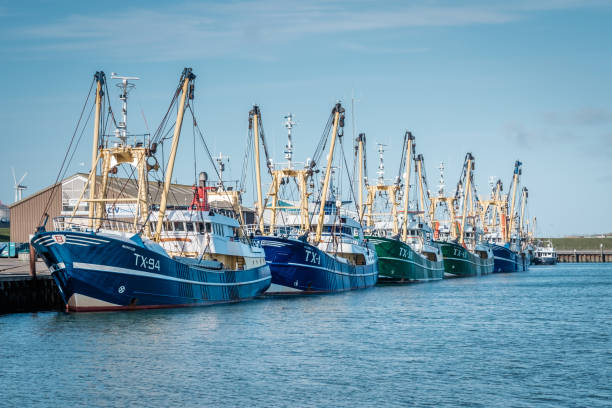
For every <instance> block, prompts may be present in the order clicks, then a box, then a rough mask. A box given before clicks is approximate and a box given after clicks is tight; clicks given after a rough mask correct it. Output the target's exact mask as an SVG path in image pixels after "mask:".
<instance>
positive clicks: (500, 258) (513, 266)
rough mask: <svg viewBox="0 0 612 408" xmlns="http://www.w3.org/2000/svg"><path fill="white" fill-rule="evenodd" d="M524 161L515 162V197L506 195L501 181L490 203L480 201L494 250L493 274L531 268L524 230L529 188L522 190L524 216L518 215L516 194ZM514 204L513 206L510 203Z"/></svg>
mask: <svg viewBox="0 0 612 408" xmlns="http://www.w3.org/2000/svg"><path fill="white" fill-rule="evenodd" d="M521 165H522V163H521V162H520V161H518V160H517V161H516V162H515V163H514V172H513V178H512V188H511V191H512V193H511V197H512V199H511V200H510V199H509V196H508V195H503V194H502V190H503V185H502V182H501V180H497V182H496V183H495V185H494V187H493V186H492V189H491V197H490V199H489V200H479V201H478V203H479V205H480V218H481V224H482V225H484V229H485V235H484V240H485V242H486V245H488V246H489V247H490V248H491V249H492V250H493V256H494V258H493V259H494V266H493V272H496V273H499V272H524V271H526V270H527V269H528V267H529V260H528V257H527V245H526V242H525V236H524V231H523V220H524V213H525V205H526V202H527V189H526V188H523V191H522V205H521V213H520V216H519V215H518V214H516V213H515V208H516V207H515V203H516V192H517V189H518V184H519V177H520V175H521ZM509 201H510V203H511V204H510V206H509V205H508V202H509Z"/></svg>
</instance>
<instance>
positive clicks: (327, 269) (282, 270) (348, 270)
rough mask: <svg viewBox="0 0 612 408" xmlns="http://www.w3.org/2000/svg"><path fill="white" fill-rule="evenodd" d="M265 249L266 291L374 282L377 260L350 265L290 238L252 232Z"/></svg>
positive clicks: (360, 286) (304, 290) (353, 286)
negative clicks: (268, 278)
mask: <svg viewBox="0 0 612 408" xmlns="http://www.w3.org/2000/svg"><path fill="white" fill-rule="evenodd" d="M255 240H257V241H259V242H260V243H261V246H262V248H263V249H264V251H265V253H266V262H267V263H268V265H269V266H270V271H271V273H272V287H271V289H270V290H269V291H268V292H267V293H266V294H282V295H285V294H296V293H313V294H314V293H333V292H343V291H348V290H355V289H365V288H369V287H372V286H374V285H376V282H377V280H378V268H377V263H376V261H375V260H374V262H372V263H369V264H366V265H352V264H349V263H348V262H342V261H341V260H339V259H338V258H336V257H334V256H332V255H329V254H327V253H326V252H324V251H322V250H320V249H319V248H317V247H315V246H313V245H310V244H309V243H307V242H303V241H300V240H297V239H292V238H281V237H271V236H270V237H268V236H256V237H255Z"/></svg>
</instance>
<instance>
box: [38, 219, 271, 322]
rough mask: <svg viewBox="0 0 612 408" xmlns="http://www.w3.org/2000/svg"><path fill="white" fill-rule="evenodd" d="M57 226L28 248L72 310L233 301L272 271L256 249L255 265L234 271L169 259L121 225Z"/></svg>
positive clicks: (258, 289)
mask: <svg viewBox="0 0 612 408" xmlns="http://www.w3.org/2000/svg"><path fill="white" fill-rule="evenodd" d="M54 221H55V224H56V228H54V229H53V231H45V229H44V227H42V228H40V229H39V231H38V232H37V233H36V234H35V235H34V237H33V238H32V241H31V242H32V245H33V246H34V248H35V249H36V252H37V253H38V254H39V255H40V256H41V257H42V259H43V260H44V261H45V263H46V265H47V266H48V268H49V270H50V271H51V273H52V275H53V278H54V279H55V282H56V283H57V286H58V288H59V291H60V294H61V296H62V299H63V300H64V302H65V304H66V308H67V309H68V310H70V311H75V312H81V311H103V310H119V309H150V308H167V307H179V306H201V305H211V304H216V303H227V302H238V301H242V300H246V299H251V298H253V297H255V296H257V295H259V294H261V293H263V292H264V291H265V290H266V289H267V288H268V286H270V281H271V276H270V270H269V267H268V266H267V265H266V263H265V261H264V258H263V257H262V255H263V254H262V253H261V252H259V253H257V251H256V250H257V249H258V248H257V247H255V248H252V249H253V250H254V251H253V253H252V254H251V257H252V258H254V259H255V262H253V263H254V265H251V266H250V267H247V268H241V269H236V270H231V269H228V268H227V267H226V266H225V265H224V264H223V263H222V262H219V261H213V260H205V259H197V258H195V259H194V258H187V257H170V256H169V255H168V253H167V252H166V250H165V249H164V248H163V247H162V246H161V245H159V244H158V243H156V242H154V241H152V240H149V239H146V238H143V237H142V236H141V234H138V233H132V232H130V231H131V230H132V224H127V223H126V224H125V225H124V227H125V228H124V231H123V232H121V231H120V230H118V229H117V226H118V225H120V224H121V222H118V221H114V222H113V224H115V225H114V226H113V229H111V228H108V227H107V226H105V225H103V226H102V227H101V228H99V229H97V230H91V229H89V227H86V226H84V225H82V224H81V223H79V222H78V221H79V220H77V219H75V220H73V221H72V222H68V220H66V219H64V218H58V219H56V220H54ZM243 245H244V246H245V247H247V245H246V244H243ZM259 249H260V248H259ZM257 259H259V262H257V261H256V260H257Z"/></svg>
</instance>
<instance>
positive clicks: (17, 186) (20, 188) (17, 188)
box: [11, 166, 28, 202]
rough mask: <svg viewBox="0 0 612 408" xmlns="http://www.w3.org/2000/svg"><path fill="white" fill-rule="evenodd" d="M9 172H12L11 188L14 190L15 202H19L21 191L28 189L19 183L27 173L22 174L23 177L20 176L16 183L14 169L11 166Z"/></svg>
mask: <svg viewBox="0 0 612 408" xmlns="http://www.w3.org/2000/svg"><path fill="white" fill-rule="evenodd" d="M11 171H12V172H13V181H14V182H15V184H14V186H13V188H14V189H15V202H17V201H21V197H22V193H23V191H24V190H25V189H26V188H28V186H24V185H23V184H21V182H22V181H23V179H25V178H26V176H27V175H28V172H27V171H26V172H25V173H23V176H21V178H20V179H19V181H17V177H15V168H14V167H12V166H11Z"/></svg>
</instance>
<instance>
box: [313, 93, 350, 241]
mask: <svg viewBox="0 0 612 408" xmlns="http://www.w3.org/2000/svg"><path fill="white" fill-rule="evenodd" d="M332 112H333V114H334V125H333V129H332V139H331V143H330V146H329V154H328V155H327V169H326V170H325V180H324V182H323V191H322V192H321V202H320V203H319V219H318V221H317V231H316V235H315V240H314V242H315V244H318V243H319V242H321V233H322V232H323V218H324V217H325V203H326V201H327V189H328V188H329V178H330V176H331V167H332V159H333V158H334V147H335V146H336V135H337V133H338V122H339V121H340V115H342V121H343V122H344V108H343V107H342V105H341V104H340V102H338V103H337V104H336V106H334V109H333V111H332Z"/></svg>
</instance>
